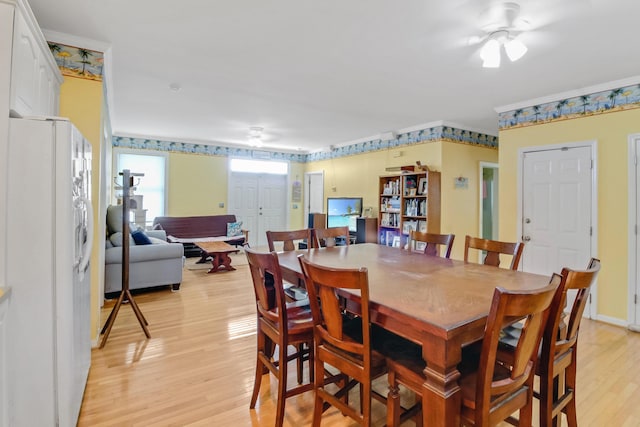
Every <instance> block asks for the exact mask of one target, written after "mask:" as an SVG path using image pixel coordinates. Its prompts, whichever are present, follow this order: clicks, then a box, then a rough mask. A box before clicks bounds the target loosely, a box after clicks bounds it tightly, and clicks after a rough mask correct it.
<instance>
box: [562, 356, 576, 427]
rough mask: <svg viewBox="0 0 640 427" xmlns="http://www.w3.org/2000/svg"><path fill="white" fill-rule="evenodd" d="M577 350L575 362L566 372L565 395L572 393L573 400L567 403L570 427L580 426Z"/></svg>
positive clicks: (566, 408)
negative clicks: (577, 408)
mask: <svg viewBox="0 0 640 427" xmlns="http://www.w3.org/2000/svg"><path fill="white" fill-rule="evenodd" d="M575 352H576V350H575V348H574V350H573V353H574V354H573V356H572V358H573V360H572V361H571V365H569V366H568V367H567V370H566V371H565V372H566V382H565V385H564V386H565V393H571V400H569V402H567V406H566V407H565V411H566V414H567V424H568V425H569V427H577V426H578V415H577V413H576V365H577V363H576V354H575Z"/></svg>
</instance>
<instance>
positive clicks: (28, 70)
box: [9, 8, 60, 117]
mask: <svg viewBox="0 0 640 427" xmlns="http://www.w3.org/2000/svg"><path fill="white" fill-rule="evenodd" d="M35 25H36V24H33V25H30V23H29V21H27V18H25V16H24V14H23V13H21V11H20V9H19V8H16V10H15V13H14V20H13V44H12V52H11V99H10V104H9V105H10V106H9V108H10V110H11V111H10V114H11V115H12V116H18V117H20V116H30V115H44V116H54V115H57V114H58V99H59V92H60V82H59V78H60V77H59V71H58V70H57V67H56V66H55V61H53V58H52V57H51V52H50V51H49V47H48V46H47V44H46V42H45V41H44V39H43V38H42V36H41V35H40V33H39V31H40V30H39V29H38V28H37V27H34V26H35ZM34 31H36V32H37V33H38V34H36V33H34Z"/></svg>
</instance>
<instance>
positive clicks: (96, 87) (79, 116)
mask: <svg viewBox="0 0 640 427" xmlns="http://www.w3.org/2000/svg"><path fill="white" fill-rule="evenodd" d="M101 114H102V82H97V81H94V80H85V79H79V78H73V77H67V76H65V78H64V83H63V84H62V86H61V87H60V116H62V117H68V118H70V119H71V121H72V122H73V124H75V125H76V127H77V128H78V129H79V130H80V132H82V134H83V135H84V137H85V138H87V139H88V140H89V141H90V142H91V147H92V150H93V151H92V156H93V158H92V161H91V169H92V172H91V201H92V205H93V212H94V221H93V222H94V227H93V233H94V234H93V235H94V236H96V238H95V239H94V241H93V251H92V255H91V334H92V336H91V338H92V339H93V340H95V339H96V336H97V332H98V330H99V329H100V305H101V302H102V296H101V295H100V289H101V283H102V282H103V280H104V261H103V260H102V259H101V258H100V254H101V253H102V252H103V250H104V239H100V238H99V236H100V235H101V234H100V230H101V229H102V230H104V228H101V225H104V224H103V223H104V221H102V220H101V219H100V218H99V217H98V216H99V213H100V200H99V188H100V153H101V149H100V133H101V120H102V118H101Z"/></svg>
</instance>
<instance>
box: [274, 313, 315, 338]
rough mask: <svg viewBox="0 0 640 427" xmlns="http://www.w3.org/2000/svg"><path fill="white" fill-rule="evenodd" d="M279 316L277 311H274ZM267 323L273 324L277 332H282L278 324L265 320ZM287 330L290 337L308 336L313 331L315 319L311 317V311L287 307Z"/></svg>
mask: <svg viewBox="0 0 640 427" xmlns="http://www.w3.org/2000/svg"><path fill="white" fill-rule="evenodd" d="M273 311H274V312H275V313H276V314H277V311H278V310H277V309H274V310H273ZM264 321H265V322H269V323H271V324H272V327H273V328H275V329H276V330H281V328H280V325H279V324H278V322H270V321H269V320H267V319H264ZM287 330H288V332H289V336H295V335H301V334H308V333H309V332H310V331H312V330H313V317H312V316H311V310H309V307H308V306H306V307H296V306H294V307H287Z"/></svg>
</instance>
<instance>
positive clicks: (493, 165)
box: [476, 161, 500, 237]
mask: <svg viewBox="0 0 640 427" xmlns="http://www.w3.org/2000/svg"><path fill="white" fill-rule="evenodd" d="M485 168H487V169H497V170H498V174H500V172H499V171H500V164H499V163H493V162H482V161H481V162H479V170H478V233H477V234H476V235H477V236H481V237H484V236H482V223H483V222H484V221H483V219H484V218H483V215H482V204H483V203H482V194H483V185H482V183H483V182H484V170H485ZM498 176H499V175H498ZM496 182H497V181H496ZM496 194H497V195H498V197H500V191H497V192H496ZM499 205H500V203H499V199H498V203H497V204H496V205H495V206H494V209H496V210H497V211H499V210H500V209H499ZM493 225H494V227H498V226H499V221H498V222H497V223H495V224H493ZM495 231H497V230H496V229H494V233H495Z"/></svg>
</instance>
